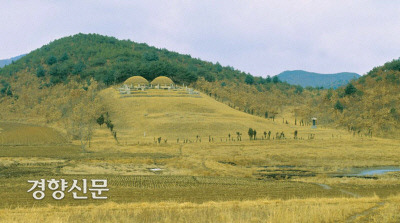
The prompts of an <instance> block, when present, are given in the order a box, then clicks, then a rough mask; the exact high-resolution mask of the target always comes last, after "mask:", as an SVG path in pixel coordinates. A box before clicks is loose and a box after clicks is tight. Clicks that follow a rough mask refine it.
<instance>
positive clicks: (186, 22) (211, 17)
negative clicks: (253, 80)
mask: <svg viewBox="0 0 400 223" xmlns="http://www.w3.org/2000/svg"><path fill="white" fill-rule="evenodd" d="M0 6H1V7H0V21H1V22H0V24H1V27H0V58H1V59H6V58H10V57H13V56H17V55H20V54H23V53H29V52H30V51H32V50H34V49H36V48H39V47H41V46H42V45H44V44H47V43H49V42H50V41H52V40H55V39H58V38H61V37H64V36H69V35H74V34H77V33H80V32H81V33H99V34H103V35H108V36H114V37H117V38H118V39H130V40H132V41H135V42H145V43H147V44H149V45H152V46H156V47H158V48H166V49H169V50H173V51H176V52H179V53H184V54H190V55H192V57H196V58H201V59H203V60H207V61H212V62H217V61H219V62H220V63H221V64H222V65H224V66H227V65H230V66H233V67H235V68H236V69H239V70H242V71H245V72H249V73H251V74H253V75H256V76H266V75H275V74H278V73H280V72H282V71H284V70H296V69H302V70H307V71H313V72H320V73H334V72H342V71H349V72H357V73H360V74H364V73H366V72H367V71H369V70H370V69H371V68H373V67H374V66H378V65H381V64H383V63H385V62H387V61H390V60H392V59H397V58H399V57H400V1H389V0H375V1H372V0H371V1H369V0H358V1H352V0H344V1H340V0H318V1H312V0H292V1H283V0H277V1H250V0H247V1H244V0H243V1H233V0H232V1H224V0H218V1H211V0H210V1H208V0H199V1H173V0H169V1H152V0H146V1H133V0H113V1H111V0H110V1H99V0H97V1H96V0H68V1H67V0H48V1H45V0H43V1H33V0H32V1H28V0H18V1H6V0H0Z"/></svg>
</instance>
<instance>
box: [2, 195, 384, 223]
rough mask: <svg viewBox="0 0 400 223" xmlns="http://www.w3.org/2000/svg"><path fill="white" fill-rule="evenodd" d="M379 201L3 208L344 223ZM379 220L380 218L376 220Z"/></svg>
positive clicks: (53, 214) (47, 216)
mask: <svg viewBox="0 0 400 223" xmlns="http://www.w3.org/2000/svg"><path fill="white" fill-rule="evenodd" d="M378 202H380V199H379V198H378V197H376V196H375V197H368V198H320V199H316V198H309V199H293V200H286V201H283V200H255V201H227V202H206V203H202V204H195V203H176V202H159V203H128V204H117V203H112V202H110V203H105V204H102V205H98V206H96V205H87V206H63V207H55V206H48V207H44V208H17V209H1V210H0V221H1V222H343V221H346V220H347V219H349V218H352V217H353V216H357V214H358V213H362V212H364V211H365V210H368V209H371V208H373V207H374V206H376V204H377V203H378ZM378 219H381V218H378Z"/></svg>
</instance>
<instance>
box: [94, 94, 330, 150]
mask: <svg viewBox="0 0 400 223" xmlns="http://www.w3.org/2000/svg"><path fill="white" fill-rule="evenodd" d="M100 95H101V96H102V101H104V103H105V104H106V105H107V107H108V111H110V119H111V120H112V121H113V123H114V124H115V130H116V131H117V132H118V135H119V141H120V143H123V144H124V143H128V144H130V143H137V142H153V140H154V139H157V138H158V137H161V138H162V140H165V139H167V140H168V142H176V141H177V140H180V142H183V141H184V140H185V139H187V140H191V141H192V142H194V141H197V140H203V141H207V142H208V140H209V138H211V139H212V140H213V141H215V142H220V141H221V140H222V141H224V142H225V141H226V140H229V136H230V137H231V138H232V139H235V140H237V132H239V133H241V137H242V139H243V140H248V139H249V136H248V130H249V128H253V129H255V130H256V131H257V136H256V137H257V138H258V139H260V138H262V137H263V133H264V131H266V132H269V131H271V134H272V135H271V139H272V138H273V137H275V135H276V133H277V132H278V133H279V134H280V133H281V132H284V133H285V134H286V137H289V138H292V137H293V133H294V131H295V130H299V137H300V136H301V137H305V138H306V137H307V134H308V133H312V130H311V129H310V127H309V126H299V125H297V126H295V125H294V123H293V122H291V124H283V123H282V120H279V121H278V120H275V121H273V120H272V119H265V118H261V117H256V116H253V115H250V114H246V113H243V112H240V111H237V110H235V109H233V108H231V107H229V106H228V105H226V104H223V103H220V102H217V101H215V100H214V99H213V98H211V97H209V96H207V95H205V94H202V93H201V94H199V95H189V94H186V93H185V91H179V90H178V91H175V92H168V91H165V90H148V91H147V92H144V93H139V94H137V93H135V94H133V95H131V96H123V95H120V94H119V92H118V91H117V90H115V89H114V88H107V89H105V90H103V91H102V92H101V93H100ZM184 95H186V96H184ZM103 134H104V135H109V133H108V132H103ZM319 134H320V136H323V135H324V131H323V130H320V132H319ZM327 135H328V134H327ZM103 139H104V137H103ZM103 143H105V142H102V144H103Z"/></svg>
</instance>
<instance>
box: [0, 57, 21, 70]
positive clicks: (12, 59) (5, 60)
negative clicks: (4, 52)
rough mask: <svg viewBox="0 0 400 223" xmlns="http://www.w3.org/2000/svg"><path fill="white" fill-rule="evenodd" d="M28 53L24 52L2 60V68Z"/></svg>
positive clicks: (0, 61) (0, 66)
mask: <svg viewBox="0 0 400 223" xmlns="http://www.w3.org/2000/svg"><path fill="white" fill-rule="evenodd" d="M25 55H26V54H22V55H19V56H16V57H12V58H10V59H4V60H0V68H2V67H4V66H6V65H8V64H10V63H12V62H13V61H17V60H19V59H21V57H23V56H25Z"/></svg>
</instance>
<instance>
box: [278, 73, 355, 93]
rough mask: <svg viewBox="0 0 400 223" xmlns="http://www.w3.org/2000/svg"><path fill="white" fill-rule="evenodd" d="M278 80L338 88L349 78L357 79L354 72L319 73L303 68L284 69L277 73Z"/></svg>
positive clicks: (305, 85)
mask: <svg viewBox="0 0 400 223" xmlns="http://www.w3.org/2000/svg"><path fill="white" fill-rule="evenodd" d="M278 77H279V79H280V80H282V81H285V82H287V83H289V84H293V85H300V86H302V87H323V88H334V89H336V88H338V87H340V86H344V85H346V84H348V83H349V82H350V81H351V80H355V79H358V78H359V77H360V75H359V74H356V73H348V72H342V73H336V74H319V73H313V72H307V71H303V70H293V71H284V72H282V73H280V74H278Z"/></svg>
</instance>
